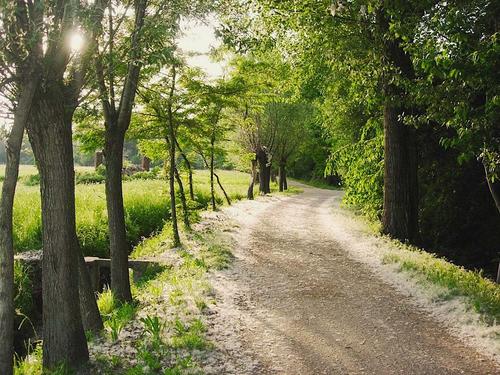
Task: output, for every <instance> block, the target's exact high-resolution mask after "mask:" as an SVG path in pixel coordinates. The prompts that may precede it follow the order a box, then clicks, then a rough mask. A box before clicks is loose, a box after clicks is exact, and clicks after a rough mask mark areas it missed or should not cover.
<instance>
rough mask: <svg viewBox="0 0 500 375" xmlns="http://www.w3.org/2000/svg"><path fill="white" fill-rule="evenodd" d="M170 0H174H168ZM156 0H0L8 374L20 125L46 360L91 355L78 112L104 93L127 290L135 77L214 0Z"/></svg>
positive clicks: (126, 292)
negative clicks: (38, 207)
mask: <svg viewBox="0 0 500 375" xmlns="http://www.w3.org/2000/svg"><path fill="white" fill-rule="evenodd" d="M174 3H175V4H174ZM174 3H168V4H167V3H164V2H161V1H158V2H156V1H154V0H136V1H133V2H122V1H119V0H116V1H115V0H96V1H56V2H49V1H43V0H34V1H31V0H19V1H2V2H1V3H0V20H1V21H0V29H1V32H0V45H1V53H0V78H1V79H0V84H1V86H0V88H1V90H2V94H3V96H4V98H5V99H6V100H8V103H10V106H9V111H8V112H9V113H10V118H11V126H10V129H9V130H8V133H9V134H8V135H7V147H6V149H7V163H6V172H5V181H4V183H3V185H2V199H1V206H0V230H1V233H0V238H1V240H0V270H1V271H0V272H1V274H0V275H1V278H0V296H1V299H0V301H1V302H0V341H1V342H2V345H1V348H0V372H1V373H2V374H10V373H12V362H13V353H12V347H13V345H12V339H13V337H12V336H13V328H14V327H13V317H14V305H13V298H14V290H13V263H14V249H13V241H12V207H13V200H14V194H15V187H16V182H17V175H18V166H19V153H20V147H21V143H22V139H23V133H24V130H25V129H26V130H27V133H28V136H29V140H30V143H31V146H32V148H33V152H34V156H35V160H36V164H37V166H38V169H39V173H40V190H41V198H42V223H43V262H42V263H43V264H42V275H43V277H42V280H43V281H42V288H43V362H44V366H45V367H47V368H53V367H55V366H57V365H58V364H60V363H61V362H65V363H67V364H70V365H71V366H78V365H79V364H81V363H83V362H85V361H87V360H88V350H87V343H86V339H85V334H84V330H89V329H90V330H99V329H101V328H102V321H101V318H100V316H99V312H98V309H97V305H96V301H95V296H94V295H93V293H92V290H91V288H90V283H89V278H88V274H87V270H86V268H85V263H84V259H83V256H82V254H81V251H80V249H79V244H78V240H77V237H76V227H75V182H74V181H75V180H74V160H73V143H72V125H73V121H74V114H75V111H77V110H81V109H82V108H85V106H89V105H90V106H91V104H88V103H92V102H93V101H94V100H95V99H98V100H99V101H100V103H101V108H100V109H96V108H95V109H96V113H95V114H96V117H99V116H102V117H101V120H100V121H99V122H101V123H104V124H105V126H104V131H103V132H102V136H103V140H104V142H103V143H104V150H105V158H106V169H107V173H106V175H107V178H106V199H107V209H108V222H109V235H110V250H111V288H112V290H113V292H114V294H115V295H116V297H117V298H119V299H120V300H122V301H127V300H131V299H132V295H131V292H130V282H129V271H128V252H129V249H128V247H127V243H126V237H125V217H124V209H123V196H122V163H123V144H124V139H125V134H126V132H127V129H128V127H129V125H130V122H131V116H132V110H133V107H134V103H135V95H136V92H137V89H138V87H139V84H140V82H141V81H143V80H145V79H147V77H148V76H151V74H152V73H153V72H155V71H160V70H161V69H162V68H163V67H164V66H169V61H170V56H171V54H172V50H173V49H174V46H173V44H172V43H173V41H174V40H175V36H176V35H177V33H178V27H179V21H180V17H181V16H190V15H191V16H193V15H195V16H197V15H203V14H205V13H206V12H207V11H208V9H209V6H210V5H211V4H209V2H206V3H205V2H203V1H196V2H187V1H176V2H174Z"/></svg>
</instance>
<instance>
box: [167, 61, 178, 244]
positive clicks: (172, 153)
mask: <svg viewBox="0 0 500 375" xmlns="http://www.w3.org/2000/svg"><path fill="white" fill-rule="evenodd" d="M175 83H176V70H175V65H173V66H172V85H171V87H170V93H169V99H168V108H167V111H168V136H165V141H166V143H167V145H168V148H169V172H168V177H169V178H168V183H169V189H170V210H171V217H172V234H173V237H174V247H178V246H180V245H181V239H180V236H179V227H178V223H177V207H176V204H175V181H174V178H175V171H176V169H177V168H176V166H175V149H176V144H175V126H174V113H173V110H172V105H173V98H174V93H175ZM170 140H172V142H170Z"/></svg>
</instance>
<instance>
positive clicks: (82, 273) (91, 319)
mask: <svg viewBox="0 0 500 375" xmlns="http://www.w3.org/2000/svg"><path fill="white" fill-rule="evenodd" d="M75 248H76V249H77V250H78V253H79V254H78V292H79V297H80V314H81V316H82V324H83V329H84V330H85V331H92V332H94V333H97V332H99V331H101V330H102V329H103V328H104V326H103V324H102V318H101V313H100V312H99V308H98V307H97V301H96V296H95V293H94V290H93V288H92V283H91V281H90V275H89V271H88V268H87V264H86V263H85V258H84V257H83V254H82V252H81V250H80V245H79V244H78V242H77V243H76V244H75Z"/></svg>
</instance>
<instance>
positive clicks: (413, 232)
mask: <svg viewBox="0 0 500 375" xmlns="http://www.w3.org/2000/svg"><path fill="white" fill-rule="evenodd" d="M401 115H402V110H401V109H400V108H399V107H398V106H397V105H395V104H393V103H392V102H391V100H390V99H388V100H387V101H386V103H385V105H384V213H383V219H382V225H383V232H384V233H385V234H388V235H390V236H391V237H394V238H397V239H399V240H401V241H407V240H408V241H414V240H415V239H416V238H417V236H418V185H417V184H418V181H417V165H416V164H417V162H416V145H415V135H414V132H415V130H414V129H412V128H410V127H408V126H405V125H404V124H403V123H402V122H401V119H400V116H401Z"/></svg>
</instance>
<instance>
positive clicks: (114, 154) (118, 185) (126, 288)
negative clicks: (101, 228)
mask: <svg viewBox="0 0 500 375" xmlns="http://www.w3.org/2000/svg"><path fill="white" fill-rule="evenodd" d="M110 128H111V127H110V126H109V125H108V129H110ZM113 128H115V127H113ZM107 133H108V134H107V135H106V138H107V139H106V145H105V151H104V153H105V157H106V204H107V210H108V230H109V249H110V258H111V290H112V291H113V293H114V295H115V297H116V298H118V299H119V300H120V301H129V302H130V301H132V292H131V291H130V277H129V271H128V253H129V248H128V244H127V237H126V229H125V209H124V207H123V187H122V168H123V142H124V134H122V133H121V132H119V131H118V130H117V129H116V130H114V131H113V132H112V131H108V130H107Z"/></svg>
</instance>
